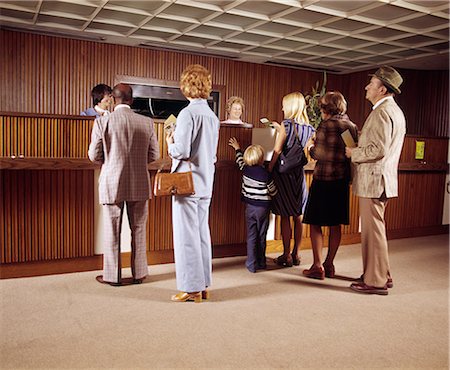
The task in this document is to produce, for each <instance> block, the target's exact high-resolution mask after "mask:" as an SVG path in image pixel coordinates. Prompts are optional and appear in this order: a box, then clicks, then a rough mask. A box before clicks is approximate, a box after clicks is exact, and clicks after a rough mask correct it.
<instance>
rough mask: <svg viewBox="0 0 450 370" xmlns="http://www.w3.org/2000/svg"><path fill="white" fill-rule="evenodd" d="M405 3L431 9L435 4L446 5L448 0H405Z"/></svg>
mask: <svg viewBox="0 0 450 370" xmlns="http://www.w3.org/2000/svg"><path fill="white" fill-rule="evenodd" d="M405 3H411V4H414V5H419V6H422V7H424V8H426V9H432V8H436V7H437V6H441V5H448V1H446V0H440V1H433V0H405Z"/></svg>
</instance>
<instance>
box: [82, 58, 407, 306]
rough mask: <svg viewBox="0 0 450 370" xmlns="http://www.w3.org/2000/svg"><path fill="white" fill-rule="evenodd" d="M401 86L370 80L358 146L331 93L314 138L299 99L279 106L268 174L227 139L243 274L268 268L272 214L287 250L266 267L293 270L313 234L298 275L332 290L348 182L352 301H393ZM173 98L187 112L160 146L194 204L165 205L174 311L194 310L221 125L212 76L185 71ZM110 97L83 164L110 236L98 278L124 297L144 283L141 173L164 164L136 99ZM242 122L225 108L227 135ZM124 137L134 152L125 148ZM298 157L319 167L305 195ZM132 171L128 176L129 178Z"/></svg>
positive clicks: (249, 151) (259, 154)
mask: <svg viewBox="0 0 450 370" xmlns="http://www.w3.org/2000/svg"><path fill="white" fill-rule="evenodd" d="M402 82H403V79H402V77H401V76H400V74H399V73H398V72H397V71H396V70H395V69H394V68H392V67H388V66H384V67H381V68H379V69H378V70H377V71H376V72H375V74H373V75H371V80H370V82H369V84H368V85H367V86H366V88H365V90H366V99H367V100H369V101H370V102H371V103H372V104H373V108H372V112H371V114H370V115H369V116H368V118H367V120H366V122H365V124H364V126H363V129H362V131H361V135H360V137H359V138H358V130H357V126H356V125H355V124H354V123H353V122H351V121H350V119H349V117H348V116H347V115H346V110H347V102H346V100H345V98H344V96H343V95H342V94H341V93H340V92H338V91H330V92H327V93H326V94H325V95H324V96H323V97H321V99H320V100H319V106H320V110H321V115H322V119H323V120H322V122H321V123H320V125H319V126H318V128H317V130H315V129H314V128H313V127H312V126H311V125H310V124H309V120H308V115H307V111H306V102H305V98H304V96H303V95H302V94H301V93H300V92H293V93H290V94H287V95H286V96H284V98H283V101H282V109H283V113H284V120H283V121H282V123H281V124H279V123H278V122H275V121H274V122H272V123H271V126H272V127H273V128H274V129H275V130H276V132H277V135H276V139H275V144H274V148H273V155H272V158H271V160H270V162H269V164H268V165H267V167H266V166H265V165H264V158H265V153H264V150H263V148H262V147H261V146H259V145H251V146H249V147H248V148H246V149H245V150H244V151H242V149H241V147H240V144H239V142H238V141H237V140H236V139H235V138H230V140H229V145H230V146H231V147H232V148H233V149H234V150H235V153H236V163H237V165H238V167H239V169H240V170H242V187H241V198H242V200H243V202H244V203H245V204H246V211H245V212H246V223H247V260H246V263H245V265H246V268H247V269H248V270H249V271H250V272H252V273H254V272H256V271H258V270H264V269H266V267H267V264H266V255H265V254H266V235H267V229H268V225H269V213H270V212H272V213H273V214H275V215H279V216H280V217H281V235H282V242H283V253H282V254H281V255H280V256H278V257H277V258H275V259H274V260H273V262H274V263H275V264H276V265H278V266H280V267H292V266H294V265H300V263H301V261H300V256H299V253H298V251H299V247H300V243H301V239H302V228H303V223H306V224H309V225H310V228H311V244H312V252H313V264H312V266H311V267H310V268H309V269H306V270H304V271H303V275H304V276H305V277H307V278H313V279H321V280H322V279H325V277H327V278H333V277H334V276H335V266H334V259H335V256H336V253H337V251H338V248H339V245H340V241H341V226H342V225H348V223H349V199H350V194H349V189H350V183H351V181H353V191H354V193H355V194H356V195H357V196H358V198H359V204H360V214H361V245H362V256H363V274H362V275H361V277H360V278H359V279H357V281H355V282H354V283H352V284H351V286H350V288H351V289H352V290H353V291H356V292H358V293H365V294H379V295H387V294H388V289H390V288H392V287H393V280H392V277H391V271H390V266H389V258H388V248H387V239H386V227H385V223H384V210H385V208H386V204H387V200H388V199H389V198H391V197H396V196H397V195H398V190H397V189H398V186H397V181H398V180H397V179H398V176H397V168H398V162H399V158H400V152H401V149H402V145H403V140H404V136H405V132H406V124H405V117H404V114H403V112H402V111H401V109H400V108H399V106H398V105H397V104H396V102H395V100H394V96H395V94H399V93H400V89H399V87H400V85H401V83H402ZM180 89H181V91H182V93H183V94H184V96H185V97H186V98H187V99H188V100H189V105H188V106H187V107H186V108H184V109H183V110H182V111H181V112H180V113H179V115H178V118H177V124H176V128H175V130H174V131H173V132H170V133H168V134H167V136H166V142H167V146H168V153H169V156H170V157H171V158H172V169H171V170H172V172H185V171H189V170H190V171H192V175H193V180H194V187H195V194H194V195H188V196H177V195H175V196H173V198H172V221H173V241H174V253H175V269H176V281H177V288H178V290H179V293H178V294H175V295H173V296H172V298H171V300H172V301H175V302H187V301H194V302H201V301H202V300H205V299H208V298H209V290H208V288H209V287H210V286H211V284H212V262H211V258H212V250H211V236H210V230H209V224H208V218H209V207H210V203H211V198H212V196H213V193H212V190H213V182H214V173H215V162H216V160H217V158H216V154H217V145H218V139H219V127H220V122H219V119H218V118H217V116H216V115H215V114H214V112H213V111H212V110H211V109H210V107H209V106H208V104H207V101H206V99H207V97H208V96H209V94H210V92H211V89H212V79H211V74H210V72H209V71H208V70H207V69H206V68H204V67H203V66H201V65H190V66H188V67H187V68H186V69H185V70H184V71H183V73H182V74H181V78H180ZM105 91H106V92H105V95H104V97H103V98H105V99H106V97H107V94H108V92H107V90H105ZM110 94H111V93H110ZM108 96H110V97H112V99H113V101H114V105H115V107H114V111H113V113H111V114H105V115H102V116H99V117H98V118H97V119H96V121H95V124H94V128H93V131H92V140H91V144H90V147H89V158H90V159H91V160H92V161H94V162H97V163H101V164H102V169H101V174H100V179H99V192H100V194H101V196H100V203H102V204H103V205H104V208H105V210H107V211H106V212H105V213H104V214H105V217H104V218H105V220H104V223H105V230H107V231H108V234H109V237H108V238H107V242H108V245H107V246H105V253H104V269H103V275H102V276H99V277H97V280H98V281H99V282H101V283H106V284H110V285H114V286H120V285H125V284H127V283H131V284H138V283H141V282H142V280H143V279H144V278H145V276H146V275H147V265H146V255H145V224H146V221H147V202H148V199H149V198H150V197H151V194H150V193H149V189H150V180H149V177H148V171H147V169H146V168H147V167H146V166H147V163H149V162H151V161H153V160H155V159H157V158H158V156H159V153H158V143H157V141H156V136H155V133H154V131H153V122H152V120H151V119H150V118H145V117H143V116H140V115H137V114H135V113H133V112H132V111H131V109H130V105H131V103H132V91H131V87H130V86H129V85H125V84H119V85H117V86H115V87H114V89H112V94H111V95H108ZM99 97H100V96H99ZM243 110H244V102H243V100H242V99H241V98H239V97H231V98H230V99H229V101H228V103H227V113H228V117H227V121H224V123H242V120H241V115H242V112H243ZM125 121H126V122H127V124H124V122H125ZM346 131H348V133H349V134H350V135H351V137H352V139H353V141H354V142H355V143H357V146H356V147H354V148H351V147H348V146H346V145H345V143H344V141H343V140H342V137H341V134H342V133H344V132H346ZM128 137H131V138H133V140H125V139H124V138H128ZM299 148H300V149H301V150H299ZM303 150H306V151H307V152H309V155H310V156H311V158H312V159H314V160H316V164H315V169H314V173H313V180H312V184H311V186H310V190H309V194H308V190H307V186H306V182H305V172H304V168H303V165H304V162H303V161H302V158H301V157H302V155H303V156H304V152H303ZM295 153H296V154H295ZM299 153H300V154H299ZM294 155H296V157H294ZM292 158H295V159H294V160H293V159H292ZM288 162H289V166H288V165H287V164H288ZM131 163H133V165H132V166H133V168H130V167H129V166H130V164H131ZM352 174H353V176H352ZM352 178H353V180H352ZM124 203H126V204H127V211H128V214H129V219H130V227H131V230H132V274H133V276H132V278H131V280H126V279H123V278H122V277H121V273H120V270H121V265H120V226H121V218H122V213H123V206H124ZM292 224H293V226H294V229H293V230H292ZM322 227H329V228H330V232H329V243H328V253H327V256H326V258H325V260H323V259H322V247H323V235H322ZM143 230H144V232H143ZM292 231H293V236H294V238H293V239H294V243H293V247H292V250H291V239H292ZM144 265H145V266H144Z"/></svg>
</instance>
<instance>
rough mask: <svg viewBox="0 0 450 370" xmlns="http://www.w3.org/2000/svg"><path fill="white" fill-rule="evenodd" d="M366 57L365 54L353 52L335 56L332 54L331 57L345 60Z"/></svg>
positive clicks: (348, 51) (346, 51) (344, 52)
mask: <svg viewBox="0 0 450 370" xmlns="http://www.w3.org/2000/svg"><path fill="white" fill-rule="evenodd" d="M365 56H367V53H362V52H359V51H354V50H345V51H342V52H340V53H337V54H333V57H341V58H345V59H360V58H363V57H365Z"/></svg>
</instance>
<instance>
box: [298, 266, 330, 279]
mask: <svg viewBox="0 0 450 370" xmlns="http://www.w3.org/2000/svg"><path fill="white" fill-rule="evenodd" d="M303 275H305V276H306V277H308V278H311V279H319V280H323V279H325V271H324V269H323V267H322V266H320V267H317V266H314V265H313V266H311V267H310V268H309V269H307V270H303Z"/></svg>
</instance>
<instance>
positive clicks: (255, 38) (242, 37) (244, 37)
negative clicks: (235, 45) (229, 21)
mask: <svg viewBox="0 0 450 370" xmlns="http://www.w3.org/2000/svg"><path fill="white" fill-rule="evenodd" d="M228 32H229V31H228ZM230 39H231V40H235V41H247V42H250V43H251V44H255V43H258V44H259V43H263V42H265V41H266V40H267V36H263V35H259V34H254V33H248V32H242V33H240V34H239V35H236V36H233V37H231V38H230Z"/></svg>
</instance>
